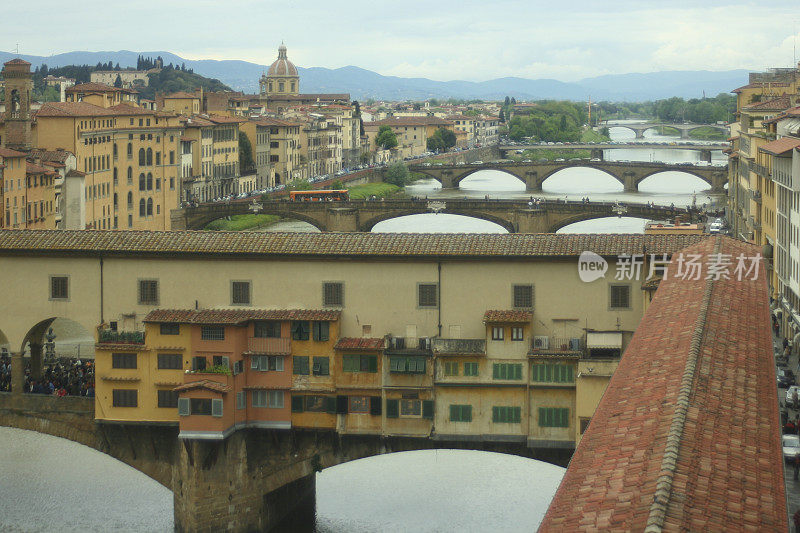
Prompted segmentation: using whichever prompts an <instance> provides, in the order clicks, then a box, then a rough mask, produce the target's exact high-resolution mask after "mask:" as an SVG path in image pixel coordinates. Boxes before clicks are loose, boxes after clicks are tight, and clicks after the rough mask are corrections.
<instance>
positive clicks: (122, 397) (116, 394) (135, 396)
mask: <svg viewBox="0 0 800 533" xmlns="http://www.w3.org/2000/svg"><path fill="white" fill-rule="evenodd" d="M111 396H112V405H113V406H114V407H137V406H138V404H139V401H138V400H139V391H137V390H136V389H114V390H113V391H111Z"/></svg>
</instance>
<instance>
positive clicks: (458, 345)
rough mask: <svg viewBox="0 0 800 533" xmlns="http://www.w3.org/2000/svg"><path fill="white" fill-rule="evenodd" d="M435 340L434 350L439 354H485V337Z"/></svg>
mask: <svg viewBox="0 0 800 533" xmlns="http://www.w3.org/2000/svg"><path fill="white" fill-rule="evenodd" d="M432 341H433V352H434V353H435V354H439V355H484V354H485V353H486V340H485V339H440V338H435V339H432Z"/></svg>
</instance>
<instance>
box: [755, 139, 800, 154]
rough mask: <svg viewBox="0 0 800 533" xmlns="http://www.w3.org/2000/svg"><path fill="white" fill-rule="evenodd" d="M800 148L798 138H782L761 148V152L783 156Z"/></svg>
mask: <svg viewBox="0 0 800 533" xmlns="http://www.w3.org/2000/svg"><path fill="white" fill-rule="evenodd" d="M798 146H800V139H798V138H796V137H781V138H780V139H778V140H777V141H772V142H768V143H767V144H765V145H763V146H761V147H759V149H758V150H759V151H760V152H766V153H768V154H772V155H781V154H783V153H786V152H789V151H791V150H793V149H794V148H797V147H798Z"/></svg>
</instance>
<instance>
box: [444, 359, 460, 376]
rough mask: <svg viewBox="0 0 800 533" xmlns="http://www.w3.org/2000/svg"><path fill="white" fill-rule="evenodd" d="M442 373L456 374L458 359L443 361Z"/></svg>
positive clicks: (447, 374)
mask: <svg viewBox="0 0 800 533" xmlns="http://www.w3.org/2000/svg"><path fill="white" fill-rule="evenodd" d="M444 375H445V376H457V375H458V361H446V362H445V363H444Z"/></svg>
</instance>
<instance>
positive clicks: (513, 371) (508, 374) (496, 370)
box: [492, 363, 522, 379]
mask: <svg viewBox="0 0 800 533" xmlns="http://www.w3.org/2000/svg"><path fill="white" fill-rule="evenodd" d="M492 378H494V379H522V365H521V364H516V363H495V364H494V365H492Z"/></svg>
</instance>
